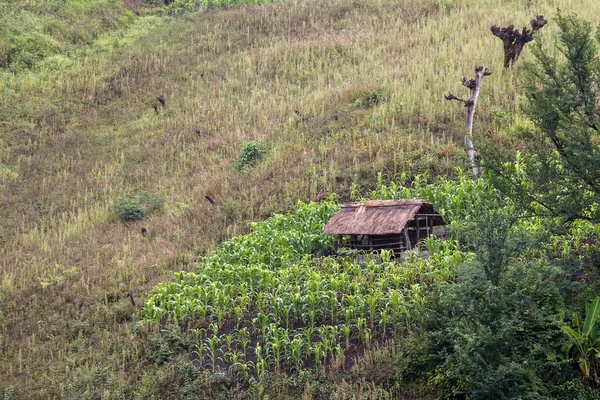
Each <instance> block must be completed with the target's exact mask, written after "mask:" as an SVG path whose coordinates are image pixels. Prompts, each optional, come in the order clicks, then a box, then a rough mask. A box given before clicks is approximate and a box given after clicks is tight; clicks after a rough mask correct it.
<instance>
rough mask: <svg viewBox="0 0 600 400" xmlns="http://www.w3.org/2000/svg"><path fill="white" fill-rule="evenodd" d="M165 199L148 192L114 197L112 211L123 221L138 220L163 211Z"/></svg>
mask: <svg viewBox="0 0 600 400" xmlns="http://www.w3.org/2000/svg"><path fill="white" fill-rule="evenodd" d="M164 205H165V199H163V198H162V197H159V196H156V195H153V194H151V193H148V192H142V193H140V194H139V195H137V196H124V197H114V198H113V204H112V205H111V206H110V209H111V211H112V212H113V213H114V214H115V215H116V216H117V218H119V219H120V220H121V221H136V220H140V219H142V218H144V217H145V216H146V215H149V214H155V213H159V212H161V211H162V209H163V207H164Z"/></svg>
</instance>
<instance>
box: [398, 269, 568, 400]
mask: <svg viewBox="0 0 600 400" xmlns="http://www.w3.org/2000/svg"><path fill="white" fill-rule="evenodd" d="M510 272H511V273H510V275H509V276H508V277H507V278H506V279H505V280H502V281H500V283H499V285H493V284H491V282H488V281H486V280H485V279H483V276H482V275H481V272H480V270H479V269H477V268H474V266H470V267H469V266H465V267H464V268H461V269H459V280H458V281H457V282H456V283H453V284H451V285H446V286H441V287H439V295H437V296H433V297H432V298H433V299H435V301H434V302H433V303H432V304H431V308H430V309H429V310H428V311H427V313H426V314H425V315H426V316H427V317H426V318H424V319H423V320H422V322H423V325H422V326H421V329H422V331H421V333H418V334H417V333H415V338H414V339H413V340H412V341H409V342H408V344H407V345H406V346H405V348H404V349H403V350H402V352H401V354H400V355H399V369H398V378H399V379H400V380H401V382H404V381H406V380H408V381H410V380H415V379H418V378H419V377H421V378H422V379H423V378H424V379H427V380H428V381H429V382H432V383H434V384H435V385H436V386H437V387H438V389H439V390H440V392H442V393H445V394H446V395H452V396H455V397H456V398H468V399H492V398H493V399H513V398H539V397H540V396H542V397H543V396H544V395H549V394H550V393H551V392H552V390H554V389H553V388H554V385H555V384H558V383H561V382H564V380H568V378H569V377H570V376H571V375H570V374H569V373H566V372H567V371H564V365H557V366H554V365H552V363H550V362H549V361H548V357H547V354H546V350H545V349H550V348H554V347H556V345H557V344H558V343H560V340H559V339H560V338H559V337H558V335H557V332H558V331H557V329H556V327H557V325H558V322H559V321H560V318H561V310H562V308H563V307H564V306H563V304H562V299H561V297H560V295H559V293H558V290H557V288H556V287H555V286H554V285H553V284H552V282H550V281H547V280H546V279H547V274H548V271H547V270H546V269H545V268H540V267H537V266H535V265H528V266H524V267H523V268H519V269H512V270H511V271H510ZM544 280H546V281H544ZM561 374H564V376H562V375H561Z"/></svg>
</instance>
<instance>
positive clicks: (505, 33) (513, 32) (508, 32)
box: [491, 15, 548, 68]
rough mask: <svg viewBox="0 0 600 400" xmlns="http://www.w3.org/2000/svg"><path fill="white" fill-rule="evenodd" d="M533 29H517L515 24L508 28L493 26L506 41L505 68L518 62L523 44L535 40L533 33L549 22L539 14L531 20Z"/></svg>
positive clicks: (496, 33) (503, 40)
mask: <svg viewBox="0 0 600 400" xmlns="http://www.w3.org/2000/svg"><path fill="white" fill-rule="evenodd" d="M530 23H531V29H527V27H526V26H524V27H523V29H522V30H521V32H519V30H518V29H515V26H514V25H509V26H507V27H506V28H499V27H497V26H496V25H494V26H492V28H491V30H492V33H493V34H494V36H497V37H499V38H500V40H502V42H503V43H504V68H509V67H510V66H511V65H512V64H514V63H516V62H517V59H518V58H519V56H520V55H521V52H522V51H523V46H525V44H526V43H529V42H531V41H532V40H533V35H534V34H535V33H536V32H537V31H538V30H540V29H541V28H543V27H544V25H546V24H547V23H548V21H546V19H545V18H544V16H543V15H538V16H537V17H535V19H532V20H531V22H530Z"/></svg>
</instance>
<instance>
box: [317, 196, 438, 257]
mask: <svg viewBox="0 0 600 400" xmlns="http://www.w3.org/2000/svg"><path fill="white" fill-rule="evenodd" d="M445 225H446V221H445V220H444V217H443V216H442V215H441V214H440V213H439V212H437V211H436V210H435V209H434V207H433V204H431V203H428V202H426V201H425V200H415V199H413V200H374V201H367V202H364V203H353V204H348V205H345V206H343V207H342V208H341V209H340V211H338V212H337V213H336V214H335V215H334V216H333V217H331V219H330V220H329V222H328V223H327V225H326V226H325V228H324V229H323V233H324V234H326V235H335V236H336V239H335V245H336V250H337V251H339V250H340V249H353V250H358V251H361V252H376V253H380V252H381V250H391V251H393V254H394V255H395V257H400V256H401V254H402V253H403V252H405V251H409V250H414V249H417V248H418V245H419V241H420V240H421V239H424V238H427V237H429V236H432V235H434V236H437V237H441V238H444V236H445V228H444V226H445Z"/></svg>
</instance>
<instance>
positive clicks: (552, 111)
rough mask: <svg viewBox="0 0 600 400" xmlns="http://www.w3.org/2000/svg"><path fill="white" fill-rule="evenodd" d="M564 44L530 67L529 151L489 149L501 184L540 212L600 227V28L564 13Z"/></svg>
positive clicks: (525, 145)
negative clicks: (593, 28) (592, 223)
mask: <svg viewBox="0 0 600 400" xmlns="http://www.w3.org/2000/svg"><path fill="white" fill-rule="evenodd" d="M555 20H556V21H557V23H558V25H559V27H560V35H559V39H560V40H559V41H558V43H557V44H556V48H555V49H553V51H551V52H549V51H547V50H546V49H545V48H544V47H543V45H542V43H541V41H539V40H538V41H537V42H536V45H535V46H534V50H533V52H534V55H535V58H536V62H535V63H530V64H528V65H526V79H525V87H524V88H525V95H526V97H527V104H526V105H525V106H524V112H525V114H526V115H527V117H528V118H530V119H531V121H533V123H534V125H535V129H521V130H520V131H519V136H520V137H519V139H520V141H521V143H522V151H521V152H516V153H515V152H512V153H511V152H508V151H505V152H504V154H501V152H499V151H498V150H491V146H488V151H487V152H486V151H484V160H487V167H488V168H489V169H490V170H492V171H493V172H494V173H493V174H492V177H491V178H492V180H493V183H494V185H495V186H497V187H498V188H500V189H501V190H502V191H504V192H505V193H508V194H509V195H510V196H511V197H512V198H513V199H516V200H518V201H519V202H520V203H521V204H522V205H523V206H524V207H525V208H526V209H528V210H529V211H530V212H532V213H534V214H536V215H547V216H548V215H549V216H553V217H559V218H560V219H561V220H562V221H563V222H566V223H569V222H571V221H574V220H581V219H584V220H591V221H594V222H600V207H599V204H600V58H599V56H598V42H600V31H599V32H598V33H596V34H595V35H593V32H592V27H591V25H590V23H588V22H586V21H583V20H581V19H579V18H578V17H577V16H576V15H573V14H569V15H563V14H561V13H559V14H558V15H557V16H556V18H555Z"/></svg>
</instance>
